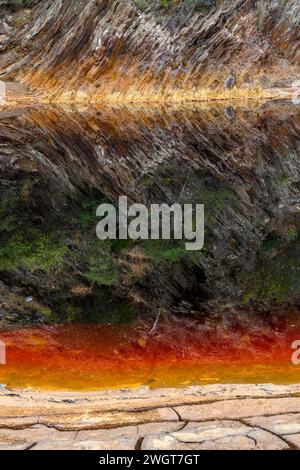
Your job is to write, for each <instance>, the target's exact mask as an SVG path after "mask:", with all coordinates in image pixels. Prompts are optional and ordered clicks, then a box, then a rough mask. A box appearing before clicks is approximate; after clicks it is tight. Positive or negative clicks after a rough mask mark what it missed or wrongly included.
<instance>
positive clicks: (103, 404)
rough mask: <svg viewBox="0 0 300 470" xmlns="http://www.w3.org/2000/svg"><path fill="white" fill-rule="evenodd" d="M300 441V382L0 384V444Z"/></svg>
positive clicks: (283, 444) (292, 445)
mask: <svg viewBox="0 0 300 470" xmlns="http://www.w3.org/2000/svg"><path fill="white" fill-rule="evenodd" d="M298 448H300V384H299V385H287V386H277V385H276V386H275V385H270V384H268V385H208V386H202V387H198V386H192V387H187V388H185V389H158V390H151V389H149V388H140V389H131V390H126V389H124V390H108V391H99V392H89V393H79V392H78V393H77V392H38V391H32V390H23V391H15V390H9V389H5V388H1V389H0V450H11V449H15V450H46V449H53V450H54V449H60V450H69V449H70V450H112V449H115V450H132V449H136V450H156V449H157V450H158V449H159V450H206V449H207V450H209V449H212V450H213V449H222V450H223V449H228V450H230V449H234V450H238V449H253V450H268V449H278V450H281V449H282V450H284V449H298Z"/></svg>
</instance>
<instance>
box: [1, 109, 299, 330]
mask: <svg viewBox="0 0 300 470" xmlns="http://www.w3.org/2000/svg"><path fill="white" fill-rule="evenodd" d="M299 126H300V114H299V108H298V107H295V106H293V105H292V104H291V103H289V102H270V103H259V104H256V105H251V106H249V105H248V104H243V105H239V106H237V105H236V104H232V103H231V104H225V105H219V104H215V105H213V106H210V107H209V108H208V107H207V105H205V106H201V105H194V104H192V105H189V106H185V107H182V106H179V105H178V106H159V107H158V106H157V107H156V106H152V107H146V108H145V107H142V106H132V107H109V108H108V107H107V108H101V109H92V108H81V109H80V108H79V109H78V108H77V109H75V108H69V109H62V108H58V107H37V108H31V109H13V110H4V111H2V112H1V115H0V145H1V147H0V161H1V183H0V189H1V227H0V229H1V249H0V271H1V274H0V276H1V277H0V279H1V284H0V289H1V294H2V297H3V298H4V299H5V302H4V306H3V307H1V308H2V313H1V322H2V326H3V327H7V326H12V325H20V324H38V323H43V322H45V321H46V322H49V321H50V322H53V321H54V322H60V321H63V322H74V321H80V322H85V321H88V322H96V323H99V322H100V323H101V322H109V323H111V322H119V321H124V320H128V321H129V320H131V319H132V318H135V317H137V316H141V315H142V316H143V315H145V314H146V315H147V316H149V315H150V316H154V318H155V316H156V314H157V312H158V310H159V309H162V311H163V315H164V316H168V315H179V316H181V315H192V316H193V315H195V316H199V315H205V317H208V316H212V317H218V318H219V317H221V318H224V317H225V318H227V317H226V316H229V317H230V318H231V317H232V316H233V317H234V318H238V317H239V312H240V311H244V310H247V311H249V312H254V313H253V314H257V313H259V314H260V313H263V314H264V315H265V314H268V315H270V317H273V316H278V315H279V316H280V315H281V314H283V313H285V312H286V311H287V310H288V311H289V312H290V311H292V313H293V311H297V308H298V299H299V285H300V284H299V280H300V272H299V266H298V264H299V263H298V253H299V227H300V225H299V223H300V221H299V210H300V202H299V182H300V165H299V158H298V155H299ZM119 195H126V196H128V198H129V200H130V201H132V202H141V203H144V204H150V203H167V204H170V205H171V204H173V203H174V202H177V201H178V198H180V200H181V202H182V203H204V204H205V208H206V241H205V249H204V251H203V252H202V253H200V254H199V256H196V257H193V258H192V259H191V257H189V256H187V253H186V252H185V251H184V250H183V249H182V247H181V246H179V245H175V246H174V244H172V243H171V244H166V243H150V242H149V243H134V244H131V243H119V244H118V243H111V244H109V245H106V246H101V247H100V245H99V243H98V241H97V239H96V238H95V230H94V229H95V218H94V213H95V207H96V205H97V204H98V203H99V202H100V201H102V200H109V201H113V202H115V201H116V200H117V198H118V197H119ZM12 253H14V254H12ZM99 260H101V263H99ZM29 297H32V299H33V300H32V301H30V302H28V301H27V300H26V299H28V298H29ZM24 312H25V314H24ZM243 321H244V320H243Z"/></svg>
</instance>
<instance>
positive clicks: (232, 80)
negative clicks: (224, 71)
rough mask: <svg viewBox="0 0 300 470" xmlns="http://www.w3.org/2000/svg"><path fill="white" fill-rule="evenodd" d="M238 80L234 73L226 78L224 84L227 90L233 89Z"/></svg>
mask: <svg viewBox="0 0 300 470" xmlns="http://www.w3.org/2000/svg"><path fill="white" fill-rule="evenodd" d="M235 82H236V78H235V76H234V75H231V76H230V77H228V78H226V80H225V83H224V86H225V89H226V90H232V88H233V87H234V85H235Z"/></svg>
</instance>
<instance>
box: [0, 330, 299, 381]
mask: <svg viewBox="0 0 300 470" xmlns="http://www.w3.org/2000/svg"><path fill="white" fill-rule="evenodd" d="M149 331H150V330H149V329H147V328H146V327H145V325H142V324H135V325H132V326H128V325H115V326H114V325H110V326H108V325H102V326H95V325H68V326H51V327H42V328H35V329H23V330H16V331H9V332H0V339H1V340H2V341H4V343H5V345H6V356H7V361H6V362H7V363H6V365H1V366H0V383H1V384H5V385H6V386H8V387H16V388H24V387H31V388H36V389H46V390H47V389H48V390H99V389H105V388H125V387H137V386H143V385H148V386H150V387H153V388H154V387H173V386H174V387H175V386H187V385H196V384H199V385H200V384H210V383H278V384H285V383H296V382H299V380H300V366H295V365H293V364H292V361H291V357H292V353H293V349H292V347H291V345H292V343H293V341H295V340H296V339H300V328H299V329H298V328H296V329H293V330H292V331H285V332H274V334H273V335H264V333H263V332H257V333H255V334H254V333H253V332H251V333H250V332H245V331H243V332H240V331H239V332H236V331H230V332H228V331H222V329H221V330H215V331H209V332H207V331H205V330H204V331H202V330H201V328H195V327H193V328H191V329H188V328H182V326H181V325H177V324H175V325H173V324H170V323H166V324H161V325H160V326H159V327H158V328H157V330H156V331H155V332H154V333H153V334H149Z"/></svg>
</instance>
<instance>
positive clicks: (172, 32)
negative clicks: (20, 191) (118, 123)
mask: <svg viewBox="0 0 300 470" xmlns="http://www.w3.org/2000/svg"><path fill="white" fill-rule="evenodd" d="M31 4H33V5H34V4H37V5H36V6H35V7H33V9H32V10H25V11H23V13H22V12H21V13H17V15H16V16H13V17H11V18H8V19H7V16H8V15H7V14H6V20H5V24H4V23H3V21H2V29H3V28H4V27H5V33H4V34H3V36H1V38H2V40H1V43H0V44H1V50H0V63H1V65H0V78H1V79H3V80H13V81H17V82H20V83H22V84H26V86H28V87H29V89H30V92H31V93H33V94H34V95H35V98H34V99H35V100H36V99H41V100H52V101H53V100H57V101H68V102H69V101H70V100H71V101H86V100H87V101H92V102H96V101H102V100H109V101H124V100H125V101H141V100H142V101H146V100H147V101H149V100H152V101H157V100H180V101H182V100H197V99H209V98H216V97H221V98H226V97H236V96H265V97H266V96H274V95H277V94H281V95H283V94H289V95H291V94H292V93H293V88H292V84H293V83H294V82H295V81H296V80H297V79H299V78H300V74H299V64H300V52H299V23H300V8H299V2H298V0H288V1H284V2H282V1H281V0H271V1H264V0H263V1H254V0H246V1H245V0H234V1H229V0H228V1H227V0H226V1H208V0H207V1H206V0H205V1H204V0H203V1H202V0H195V1H189V2H187V1H185V0H181V1H180V0H178V1H172V0H170V1H164V2H162V1H160V0H156V1H155V0H153V1H152V0H139V1H138V0H135V1H134V0H76V1H73V2H70V1H69V0H55V1H52V0H44V1H41V2H31ZM3 16H5V15H4V13H3ZM3 24H4V26H3ZM5 25H6V26H5ZM1 34H2V32H1Z"/></svg>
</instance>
